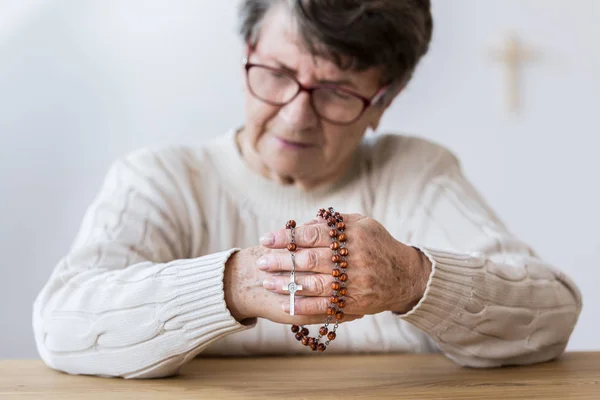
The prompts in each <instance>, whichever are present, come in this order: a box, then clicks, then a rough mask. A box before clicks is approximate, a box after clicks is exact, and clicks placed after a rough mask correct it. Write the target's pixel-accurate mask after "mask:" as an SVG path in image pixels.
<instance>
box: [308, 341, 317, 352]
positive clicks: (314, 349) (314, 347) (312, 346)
mask: <svg viewBox="0 0 600 400" xmlns="http://www.w3.org/2000/svg"><path fill="white" fill-rule="evenodd" d="M309 346H310V348H311V350H312V351H317V344H316V343H313V344H309Z"/></svg>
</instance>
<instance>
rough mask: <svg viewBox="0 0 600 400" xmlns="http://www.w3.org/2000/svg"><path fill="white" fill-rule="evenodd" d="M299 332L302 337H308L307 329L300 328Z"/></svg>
mask: <svg viewBox="0 0 600 400" xmlns="http://www.w3.org/2000/svg"><path fill="white" fill-rule="evenodd" d="M300 332H302V335H304V336H308V334H309V333H310V332H309V331H308V328H302V330H301V331H300Z"/></svg>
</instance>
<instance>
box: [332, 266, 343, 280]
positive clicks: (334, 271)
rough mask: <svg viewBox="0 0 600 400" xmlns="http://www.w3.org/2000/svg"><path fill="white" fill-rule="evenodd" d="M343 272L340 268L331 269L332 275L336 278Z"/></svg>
mask: <svg viewBox="0 0 600 400" xmlns="http://www.w3.org/2000/svg"><path fill="white" fill-rule="evenodd" d="M341 273H342V271H340V270H339V269H337V268H336V269H334V270H333V271H331V276H333V277H334V278H337V277H338V276H340V274H341Z"/></svg>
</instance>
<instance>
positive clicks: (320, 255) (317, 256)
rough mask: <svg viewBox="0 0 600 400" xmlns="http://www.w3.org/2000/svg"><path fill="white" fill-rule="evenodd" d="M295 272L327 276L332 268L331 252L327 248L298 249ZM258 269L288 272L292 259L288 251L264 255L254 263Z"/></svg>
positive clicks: (290, 268) (295, 257)
mask: <svg viewBox="0 0 600 400" xmlns="http://www.w3.org/2000/svg"><path fill="white" fill-rule="evenodd" d="M294 259H295V264H296V271H301V272H315V273H319V274H329V273H331V269H332V268H333V261H332V259H331V250H330V249H327V248H311V249H298V250H297V251H296V252H295V253H294ZM256 264H257V266H258V268H259V269H260V270H262V271H268V272H289V271H291V270H292V257H291V255H290V253H289V251H287V250H286V251H281V252H279V251H277V252H272V253H268V254H265V255H264V256H262V257H260V258H259V259H258V260H257V262H256Z"/></svg>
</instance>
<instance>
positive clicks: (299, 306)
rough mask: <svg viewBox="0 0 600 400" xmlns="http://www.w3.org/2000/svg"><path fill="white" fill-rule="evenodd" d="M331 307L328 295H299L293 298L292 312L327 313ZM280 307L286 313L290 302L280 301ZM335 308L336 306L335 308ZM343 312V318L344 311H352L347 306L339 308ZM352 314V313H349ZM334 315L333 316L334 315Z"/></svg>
mask: <svg viewBox="0 0 600 400" xmlns="http://www.w3.org/2000/svg"><path fill="white" fill-rule="evenodd" d="M330 307H331V302H330V301H329V297H301V298H297V299H295V302H294V314H295V315H321V316H324V315H327V310H328V309H329V308H330ZM281 308H282V309H283V311H285V312H286V313H288V312H289V311H290V302H289V299H288V301H282V303H281ZM336 309H337V308H336ZM339 310H340V311H342V312H343V313H344V317H343V319H345V317H346V312H348V311H352V310H351V309H348V308H347V307H345V308H342V309H339ZM349 315H352V314H349ZM334 317H335V316H334Z"/></svg>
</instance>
